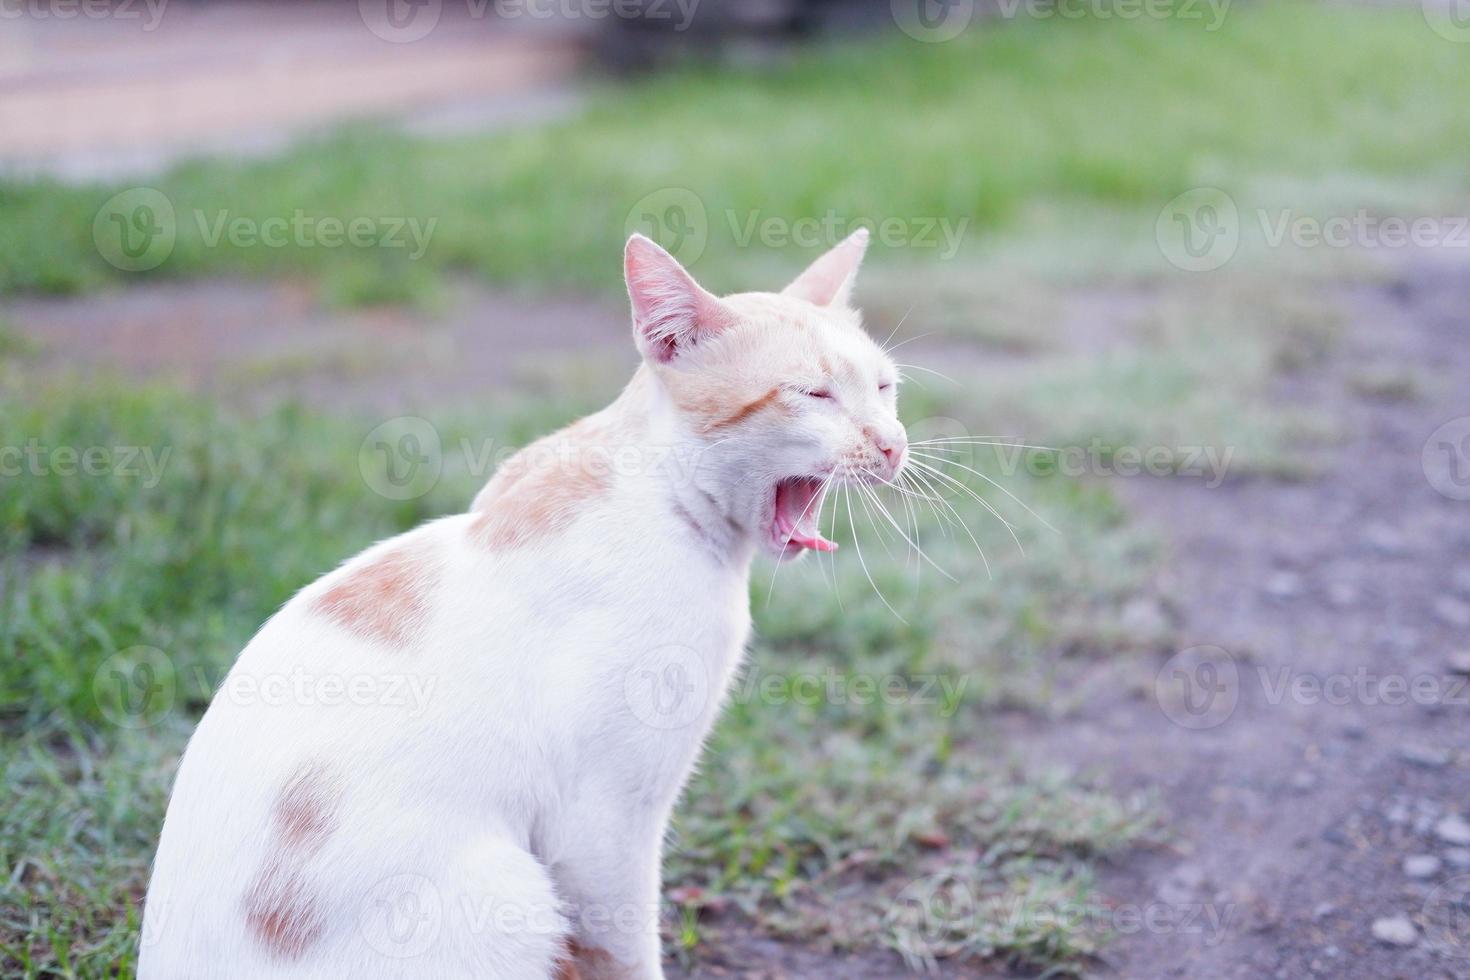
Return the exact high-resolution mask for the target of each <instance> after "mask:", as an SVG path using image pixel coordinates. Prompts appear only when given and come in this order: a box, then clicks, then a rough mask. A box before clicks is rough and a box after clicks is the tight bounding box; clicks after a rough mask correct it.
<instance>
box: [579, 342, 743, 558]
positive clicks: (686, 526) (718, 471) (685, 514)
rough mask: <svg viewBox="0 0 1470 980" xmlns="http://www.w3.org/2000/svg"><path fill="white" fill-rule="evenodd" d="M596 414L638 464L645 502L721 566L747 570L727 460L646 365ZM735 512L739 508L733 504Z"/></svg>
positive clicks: (735, 483) (734, 483)
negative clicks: (693, 429) (691, 428)
mask: <svg viewBox="0 0 1470 980" xmlns="http://www.w3.org/2000/svg"><path fill="white" fill-rule="evenodd" d="M599 414H600V415H602V416H604V417H605V418H606V419H607V421H608V422H609V423H610V424H611V427H612V428H614V429H615V431H618V432H620V433H622V434H624V435H623V438H624V439H625V440H626V446H625V448H626V449H627V450H628V451H629V452H630V454H631V455H632V457H634V458H637V459H640V460H642V461H644V462H645V463H646V464H647V465H645V466H641V467H639V470H640V475H641V477H642V478H643V480H644V482H643V489H645V490H646V491H647V493H648V505H649V506H650V507H654V508H659V509H661V510H662V511H664V512H666V513H667V515H669V516H670V517H671V519H672V521H673V522H674V524H675V525H676V526H677V533H680V534H683V535H686V536H687V538H688V539H689V540H690V541H692V542H693V543H694V544H695V546H696V547H697V548H699V549H700V550H701V551H703V552H706V553H707V554H708V555H709V556H710V557H712V558H714V559H715V560H716V561H718V562H719V563H720V564H722V565H726V566H728V567H732V568H736V569H738V570H741V571H742V572H744V571H748V570H749V567H750V563H751V560H752V559H753V558H754V555H755V542H754V540H753V538H752V535H751V532H750V529H749V528H747V527H745V526H744V525H743V524H741V523H740V522H739V521H738V520H737V519H736V517H735V516H734V514H733V513H732V507H731V504H732V501H731V499H730V496H731V492H732V491H731V488H732V487H736V486H739V484H738V482H736V481H734V480H733V479H732V476H733V474H731V473H730V472H728V470H729V468H730V461H729V460H726V459H722V458H720V457H719V456H717V455H716V454H713V453H711V451H710V450H711V447H712V444H710V443H707V442H703V441H701V440H699V439H698V438H697V437H695V436H693V435H692V434H691V433H689V432H688V431H687V430H686V429H685V428H684V426H683V425H682V424H681V423H680V421H679V417H678V414H677V412H676V411H675V408H674V405H673V403H672V401H671V399H670V398H669V394H668V392H667V391H666V390H665V389H664V387H663V385H662V384H660V382H659V380H658V379H657V378H656V377H655V376H654V375H653V372H652V371H651V370H650V369H649V368H648V366H647V365H641V366H640V367H639V368H638V370H637V372H636V373H635V374H634V375H633V379H632V380H631V381H630V382H629V383H628V385H627V387H626V388H624V389H623V392H622V394H620V395H619V396H618V398H617V399H616V400H614V401H613V403H612V404H611V405H609V406H608V407H607V408H606V409H604V410H603V412H602V413H599ZM735 511H736V512H737V513H738V508H736V509H735Z"/></svg>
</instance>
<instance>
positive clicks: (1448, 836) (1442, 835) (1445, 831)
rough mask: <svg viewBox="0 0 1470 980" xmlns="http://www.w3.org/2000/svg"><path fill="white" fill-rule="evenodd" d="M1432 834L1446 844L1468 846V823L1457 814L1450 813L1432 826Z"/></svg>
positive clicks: (1469, 841) (1469, 838) (1469, 826)
mask: <svg viewBox="0 0 1470 980" xmlns="http://www.w3.org/2000/svg"><path fill="white" fill-rule="evenodd" d="M1434 834H1435V836H1436V837H1438V838H1439V839H1440V840H1442V841H1444V842H1445V843H1446V844H1454V845H1455V846H1457V847H1464V846H1465V845H1467V844H1470V823H1466V822H1465V818H1464V817H1462V816H1460V815H1459V814H1458V813H1451V814H1450V815H1449V816H1447V817H1445V818H1444V819H1442V820H1440V822H1439V823H1437V824H1435V825H1434Z"/></svg>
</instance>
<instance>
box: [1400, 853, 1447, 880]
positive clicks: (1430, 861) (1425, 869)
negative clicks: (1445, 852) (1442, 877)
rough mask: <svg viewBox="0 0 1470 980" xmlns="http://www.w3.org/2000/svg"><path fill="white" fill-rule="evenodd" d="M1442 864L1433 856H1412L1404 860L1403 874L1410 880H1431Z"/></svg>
mask: <svg viewBox="0 0 1470 980" xmlns="http://www.w3.org/2000/svg"><path fill="white" fill-rule="evenodd" d="M1442 867H1444V862H1443V861H1441V860H1440V859H1439V858H1437V857H1435V856H1434V855H1433V854H1413V855H1410V856H1409V857H1406V858H1404V874H1406V875H1408V876H1409V877H1410V878H1433V877H1434V876H1435V875H1437V874H1439V869H1440V868H1442Z"/></svg>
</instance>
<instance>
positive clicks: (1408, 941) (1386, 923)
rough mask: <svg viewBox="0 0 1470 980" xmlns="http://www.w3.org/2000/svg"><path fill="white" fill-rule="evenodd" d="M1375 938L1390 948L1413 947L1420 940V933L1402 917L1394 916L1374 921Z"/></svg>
mask: <svg viewBox="0 0 1470 980" xmlns="http://www.w3.org/2000/svg"><path fill="white" fill-rule="evenodd" d="M1373 938H1374V939H1376V940H1378V941H1379V942H1380V943H1387V944H1388V945H1390V946H1412V945H1414V943H1415V942H1416V941H1417V940H1418V938H1419V931H1418V930H1417V929H1415V928H1414V923H1412V922H1410V921H1409V920H1408V919H1406V918H1404V917H1403V916H1402V915H1393V916H1389V917H1387V918H1383V919H1374V920H1373Z"/></svg>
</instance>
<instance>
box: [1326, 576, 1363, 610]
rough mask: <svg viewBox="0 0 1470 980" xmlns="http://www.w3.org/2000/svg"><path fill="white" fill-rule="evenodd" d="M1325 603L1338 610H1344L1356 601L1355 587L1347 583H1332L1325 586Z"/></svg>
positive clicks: (1356, 590) (1356, 591)
mask: <svg viewBox="0 0 1470 980" xmlns="http://www.w3.org/2000/svg"><path fill="white" fill-rule="evenodd" d="M1327 601H1328V602H1330V603H1332V605H1333V606H1335V607H1337V608H1338V609H1346V608H1347V607H1348V606H1351V605H1354V604H1356V603H1357V601H1358V589H1357V586H1354V585H1349V584H1348V583H1347V582H1333V583H1332V584H1331V585H1329V586H1327Z"/></svg>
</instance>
